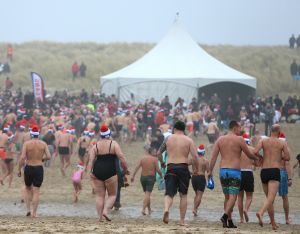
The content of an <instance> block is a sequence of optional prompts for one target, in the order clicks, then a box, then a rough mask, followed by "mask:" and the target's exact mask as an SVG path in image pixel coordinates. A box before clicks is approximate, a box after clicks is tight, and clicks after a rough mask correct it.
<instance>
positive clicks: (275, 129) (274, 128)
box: [271, 124, 280, 133]
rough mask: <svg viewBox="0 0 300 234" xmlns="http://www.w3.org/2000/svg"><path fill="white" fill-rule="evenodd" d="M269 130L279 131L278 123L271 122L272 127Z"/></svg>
mask: <svg viewBox="0 0 300 234" xmlns="http://www.w3.org/2000/svg"><path fill="white" fill-rule="evenodd" d="M271 132H274V133H277V132H278V133H279V132H280V125H279V124H273V125H272V128H271Z"/></svg>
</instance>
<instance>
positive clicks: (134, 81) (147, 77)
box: [100, 19, 256, 103]
mask: <svg viewBox="0 0 300 234" xmlns="http://www.w3.org/2000/svg"><path fill="white" fill-rule="evenodd" d="M100 82H101V92H102V93H105V94H107V95H111V94H115V95H117V96H118V97H119V98H120V101H126V100H130V99H131V94H133V95H134V97H135V100H136V101H145V100H146V99H149V98H151V97H154V98H155V99H156V100H158V101H160V100H161V99H162V98H163V97H164V96H166V95H168V96H169V99H170V101H171V102H173V103H174V102H175V101H176V100H177V98H178V97H182V98H183V99H184V100H186V101H187V102H189V101H190V100H191V99H192V98H193V97H197V95H198V90H199V88H201V87H205V86H207V85H211V84H216V83H218V84H221V83H220V82H230V83H235V84H240V85H242V86H246V87H247V88H250V89H251V90H255V89H256V79H255V78H253V77H251V76H249V75H246V74H243V73H241V72H239V71H237V70H235V69H233V68H231V67H229V66H227V65H225V64H223V63H222V62H220V61H218V60H217V59H215V58H214V57H212V56H211V55H209V54H208V53H206V52H205V51H204V50H203V49H202V48H201V47H200V46H199V45H198V44H197V43H196V42H195V41H194V40H193V39H192V37H191V36H190V35H189V34H188V33H187V32H186V31H185V30H184V28H183V27H182V25H181V23H180V22H179V20H178V19H176V20H175V22H174V24H173V26H172V27H171V29H170V30H169V32H168V33H167V34H166V36H165V37H164V38H163V39H162V40H161V41H160V42H159V43H158V44H157V45H156V46H155V47H154V48H153V49H152V50H150V51H149V52H148V53H146V54H145V55H144V56H143V57H141V58H140V59H138V60H137V61H135V62H134V63H132V64H130V65H128V66H127V67H125V68H123V69H121V70H118V71H116V72H113V73H111V74H108V75H105V76H103V77H101V78H100Z"/></svg>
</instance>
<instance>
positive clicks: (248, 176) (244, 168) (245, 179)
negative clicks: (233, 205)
mask: <svg viewBox="0 0 300 234" xmlns="http://www.w3.org/2000/svg"><path fill="white" fill-rule="evenodd" d="M243 138H244V140H245V142H246V144H247V145H248V148H249V150H250V151H251V152H254V148H253V147H252V146H250V144H251V140H250V138H249V135H248V134H247V133H244V134H243ZM254 165H256V164H255V161H254V160H252V159H250V158H248V157H247V156H246V155H245V154H244V153H243V152H242V156H241V187H240V193H239V195H238V208H239V213H240V223H244V219H245V220H246V222H248V221H249V217H248V211H249V208H250V205H251V203H252V197H253V192H254V176H253V168H254ZM245 193H246V204H245V207H244V194H245Z"/></svg>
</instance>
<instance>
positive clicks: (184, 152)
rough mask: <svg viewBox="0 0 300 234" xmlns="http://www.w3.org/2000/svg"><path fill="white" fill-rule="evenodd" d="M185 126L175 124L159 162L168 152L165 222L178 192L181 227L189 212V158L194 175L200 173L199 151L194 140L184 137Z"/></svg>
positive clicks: (160, 152)
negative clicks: (190, 158) (189, 157)
mask: <svg viewBox="0 0 300 234" xmlns="http://www.w3.org/2000/svg"><path fill="white" fill-rule="evenodd" d="M184 130H185V124H184V122H182V121H177V122H176V123H175V124H174V134H172V135H171V136H169V137H168V138H167V140H166V141H164V143H163V144H162V146H161V147H160V149H159V151H158V156H159V160H160V161H161V164H162V165H163V164H164V163H163V162H162V153H163V152H164V151H167V154H168V165H167V173H166V176H165V181H166V192H165V208H164V217H163V222H164V223H168V222H169V210H170V208H171V206H172V203H173V198H174V196H175V195H176V193H177V191H179V194H180V225H182V226H184V225H185V221H184V219H185V214H186V210H187V192H188V188H189V183H190V178H191V176H190V172H189V169H188V156H189V154H191V155H192V165H193V169H194V173H196V172H197V171H198V164H197V157H198V156H197V149H196V146H195V144H194V142H193V140H192V139H191V138H189V137H187V136H185V135H184Z"/></svg>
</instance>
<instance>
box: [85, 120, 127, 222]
mask: <svg viewBox="0 0 300 234" xmlns="http://www.w3.org/2000/svg"><path fill="white" fill-rule="evenodd" d="M100 137H101V139H100V140H99V141H98V142H97V143H96V144H95V145H94V146H93V147H92V148H91V150H90V152H89V153H90V158H89V162H88V171H90V176H91V179H92V182H93V188H94V191H95V194H96V208H97V212H98V215H99V221H100V222H102V220H103V218H105V220H106V221H111V219H110V218H109V217H108V210H110V209H111V208H112V207H113V205H114V203H115V200H116V197H117V186H118V176H117V169H116V159H117V158H119V159H120V161H121V163H122V166H123V167H124V171H125V172H127V168H128V166H127V162H126V159H125V156H124V154H123V152H122V150H121V148H120V146H119V144H118V143H117V142H116V141H114V140H112V139H111V131H110V129H109V128H108V127H107V126H106V125H104V124H103V125H102V126H101V128H100ZM106 192H107V194H108V198H107V199H106V200H105V195H106Z"/></svg>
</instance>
